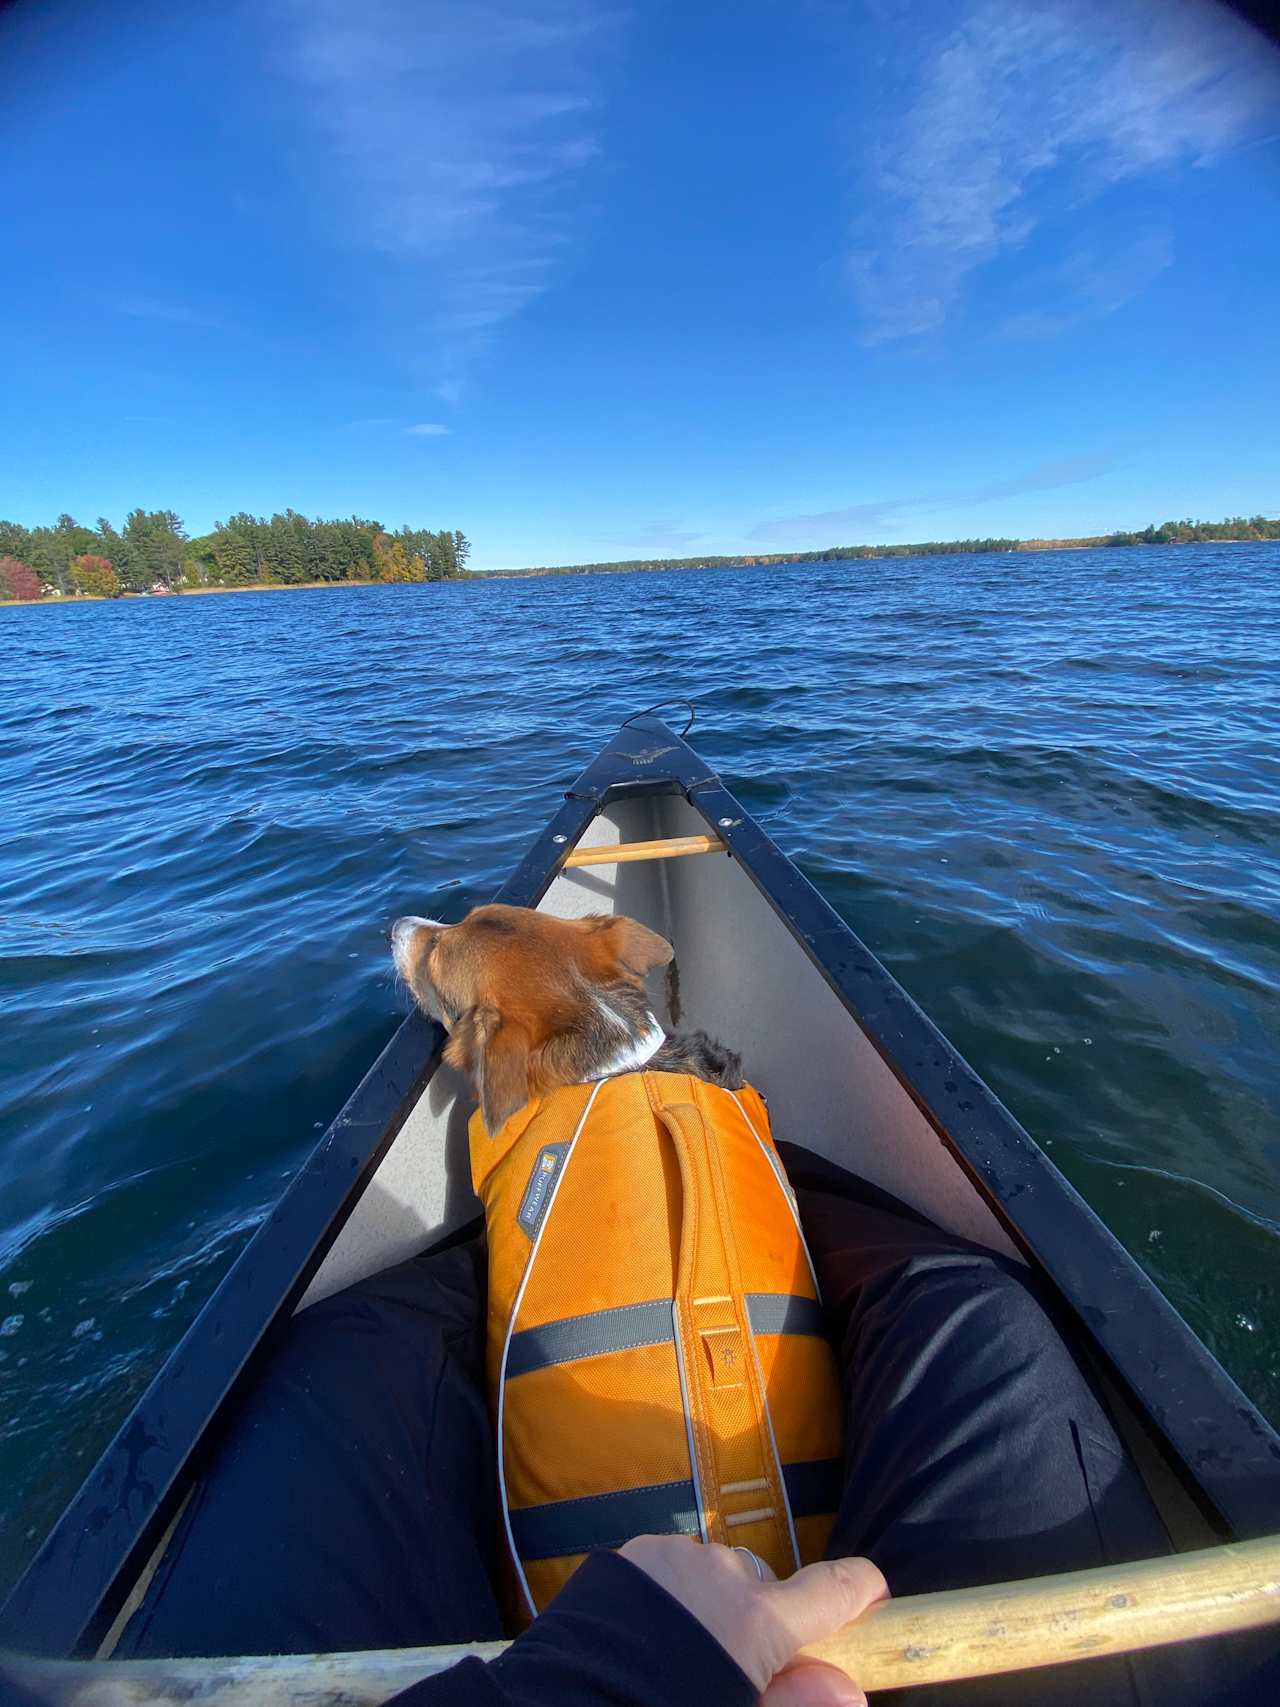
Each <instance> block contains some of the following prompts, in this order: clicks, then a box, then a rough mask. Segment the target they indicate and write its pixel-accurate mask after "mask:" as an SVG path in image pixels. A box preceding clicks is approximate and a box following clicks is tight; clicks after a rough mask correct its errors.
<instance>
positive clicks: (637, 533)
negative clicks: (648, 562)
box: [587, 519, 706, 553]
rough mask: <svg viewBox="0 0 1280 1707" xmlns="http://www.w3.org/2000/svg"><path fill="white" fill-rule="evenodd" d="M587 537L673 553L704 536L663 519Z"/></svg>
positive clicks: (614, 543)
mask: <svg viewBox="0 0 1280 1707" xmlns="http://www.w3.org/2000/svg"><path fill="white" fill-rule="evenodd" d="M587 537H589V538H591V539H600V540H605V541H607V542H608V543H609V544H610V545H621V546H628V547H630V548H631V549H633V550H636V551H639V550H647V551H659V552H661V551H668V552H672V553H675V552H677V551H679V550H680V548H681V547H682V546H685V545H692V544H693V542H694V541H695V540H698V539H703V538H705V537H706V536H705V535H704V534H700V533H690V532H689V530H688V529H687V528H682V527H681V526H680V525H679V523H677V522H674V521H671V520H669V519H664V520H662V521H654V522H638V523H637V524H636V525H635V526H634V527H632V528H623V529H620V530H618V531H617V532H613V533H596V534H590V535H588V536H587Z"/></svg>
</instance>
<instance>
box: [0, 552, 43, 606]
mask: <svg viewBox="0 0 1280 1707" xmlns="http://www.w3.org/2000/svg"><path fill="white" fill-rule="evenodd" d="M43 597H44V588H43V587H42V586H41V585H40V577H39V576H38V575H37V574H36V572H35V570H34V569H33V568H32V567H31V565H30V564H29V563H24V562H23V561H22V559H21V558H19V557H8V556H5V557H0V599H39V598H43Z"/></svg>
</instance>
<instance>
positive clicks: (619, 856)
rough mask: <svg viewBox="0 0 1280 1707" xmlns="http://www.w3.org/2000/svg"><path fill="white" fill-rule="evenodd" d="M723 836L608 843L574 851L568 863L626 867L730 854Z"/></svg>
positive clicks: (678, 837) (680, 837) (566, 867)
mask: <svg viewBox="0 0 1280 1707" xmlns="http://www.w3.org/2000/svg"><path fill="white" fill-rule="evenodd" d="M728 851H729V850H728V848H727V847H726V846H725V844H724V843H723V842H722V841H721V840H720V838H719V836H668V837H667V838H666V839H665V840H664V841H659V842H612V843H609V842H606V843H605V844H604V845H603V846H601V847H596V848H574V850H573V852H572V853H571V854H570V855H569V857H568V859H567V860H565V862H564V868H565V869H566V870H567V869H568V868H569V867H570V866H578V865H625V864H626V863H627V862H628V861H629V860H634V859H680V858H682V857H683V856H684V855H685V854H707V853H728Z"/></svg>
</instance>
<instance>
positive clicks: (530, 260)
mask: <svg viewBox="0 0 1280 1707" xmlns="http://www.w3.org/2000/svg"><path fill="white" fill-rule="evenodd" d="M278 3H279V4H280V5H281V7H282V9H283V15H284V17H285V19H286V21H287V26H288V27H287V45H286V50H285V67H286V71H287V73H288V75H289V76H290V78H291V79H292V81H293V83H294V85H295V87H297V88H298V89H300V90H301V91H302V92H303V96H304V101H303V106H304V113H305V119H306V122H307V123H308V124H309V126H310V127H311V128H312V131H313V134H314V135H315V136H317V137H318V138H320V139H321V142H322V148H321V149H320V150H319V151H313V152H312V154H311V155H310V156H309V158H308V164H307V170H308V172H309V173H310V174H311V175H312V176H313V177H314V179H315V187H316V190H317V193H318V195H319V196H320V197H322V198H323V199H324V200H325V201H326V203H328V204H329V205H330V206H331V207H332V209H333V218H332V221H331V229H333V230H334V231H335V232H337V233H345V234H346V235H348V236H349V237H350V238H351V239H352V240H354V241H356V242H358V243H360V244H363V245H365V246H368V247H370V248H372V249H376V250H379V251H381V252H383V253H384V254H385V255H386V256H388V257H390V258H391V259H392V261H393V262H394V263H396V264H397V266H398V267H399V270H400V271H399V279H398V288H399V289H400V290H401V292H402V294H403V297H404V299H405V300H406V301H407V303H408V304H410V305H411V311H412V316H413V323H414V324H415V325H416V326H417V328H419V331H418V332H417V334H416V336H417V337H418V338H419V339H420V341H421V345H422V346H423V347H420V348H417V349H414V350H412V351H410V352H408V353H409V354H410V356H411V358H412V359H413V360H415V362H417V363H421V364H422V365H425V366H427V367H430V368H431V369H432V370H433V377H434V379H435V383H436V388H437V392H438V394H439V395H441V396H442V397H443V398H445V400H446V401H449V402H455V401H456V400H457V397H458V395H459V391H460V387H461V383H462V375H463V373H464V372H465V369H466V367H467V365H468V361H469V358H470V357H472V356H473V355H474V354H475V353H476V352H477V351H478V350H481V349H483V348H484V346H485V345H486V344H487V342H488V341H489V340H490V339H491V338H492V336H493V334H494V332H495V331H496V329H497V328H498V327H500V326H501V325H502V324H503V323H504V322H505V321H507V320H509V319H510V318H511V317H512V316H513V315H516V314H518V313H519V312H520V311H521V309H523V308H525V307H526V306H527V305H528V304H529V303H530V302H532V301H533V300H534V298H535V297H537V296H538V295H539V294H540V293H541V292H542V291H544V290H545V289H546V288H547V287H548V285H549V284H550V283H551V281H552V279H553V278H554V276H555V274H556V272H557V269H558V268H559V267H560V265H561V264H562V261H563V258H564V256H565V254H566V252H567V251H568V250H569V248H570V247H571V245H572V243H573V242H574V240H575V238H576V236H577V234H578V232H579V229H580V226H581V221H582V218H583V214H584V209H585V206H586V199H585V196H584V193H583V171H584V168H585V167H586V166H588V164H589V163H590V162H591V161H592V160H594V159H595V158H596V156H597V154H598V152H599V142H598V138H597V135H596V111H595V102H596V96H597V88H598V85H599V80H600V73H601V68H602V65H603V62H604V60H605V58H606V56H607V55H608V53H609V52H610V50H611V48H612V46H613V44H614V42H615V40H616V38H617V34H618V29H619V14H618V13H617V11H615V10H613V9H612V8H610V7H609V6H608V5H607V4H606V3H604V0H469V3H468V4H465V5H463V4H459V3H457V0H278Z"/></svg>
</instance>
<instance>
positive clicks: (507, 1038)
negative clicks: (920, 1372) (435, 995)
mask: <svg viewBox="0 0 1280 1707" xmlns="http://www.w3.org/2000/svg"><path fill="white" fill-rule="evenodd" d="M445 1057H446V1059H447V1060H448V1061H449V1063H450V1065H451V1066H454V1067H461V1068H462V1069H463V1070H464V1071H466V1072H467V1073H469V1074H470V1075H471V1080H472V1083H473V1084H474V1085H475V1088H476V1095H477V1096H478V1097H479V1099H480V1112H481V1114H482V1115H483V1117H484V1124H485V1130H486V1131H487V1132H488V1134H489V1136H490V1137H491V1138H492V1137H494V1136H495V1135H496V1134H497V1132H498V1131H499V1129H500V1128H501V1127H502V1126H504V1125H505V1124H506V1122H507V1121H508V1120H510V1118H511V1116H512V1115H513V1114H514V1113H515V1112H516V1110H517V1109H521V1108H523V1107H524V1105H525V1103H527V1102H528V1100H529V1038H528V1034H527V1033H526V1031H525V1030H524V1027H523V1026H519V1025H512V1024H511V1022H510V1021H509V1020H504V1019H503V1017H502V1015H501V1014H500V1013H499V1012H498V1010H497V1008H494V1007H475V1008H468V1010H467V1012H466V1013H465V1014H463V1015H462V1017H461V1018H460V1019H459V1021H458V1023H457V1025H456V1026H455V1027H454V1033H453V1036H452V1038H451V1039H450V1040H449V1046H448V1048H447V1049H446V1050H445Z"/></svg>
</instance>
